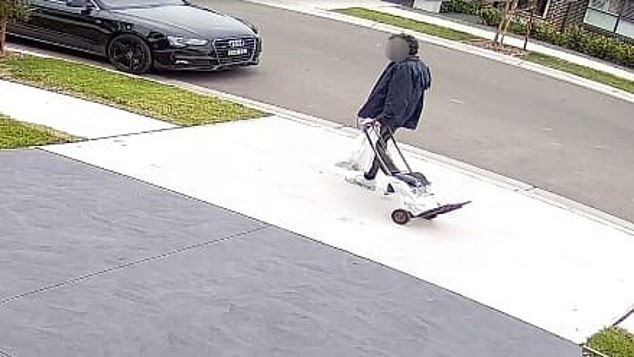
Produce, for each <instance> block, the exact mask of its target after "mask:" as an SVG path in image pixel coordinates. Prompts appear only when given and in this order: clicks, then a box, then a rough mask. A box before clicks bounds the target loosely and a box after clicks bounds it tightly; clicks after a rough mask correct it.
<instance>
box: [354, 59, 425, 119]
mask: <svg viewBox="0 0 634 357" xmlns="http://www.w3.org/2000/svg"><path fill="white" fill-rule="evenodd" d="M430 86H431V73H430V71H429V68H428V67H427V66H426V65H425V64H424V63H423V62H422V61H421V60H420V59H419V58H418V57H416V56H410V57H408V58H406V59H404V60H403V61H400V62H390V64H388V66H387V67H386V68H385V70H384V71H383V73H382V74H381V76H380V77H379V79H378V81H377V82H376V84H375V86H374V88H373V89H372V92H371V93H370V96H369V97H368V100H367V101H366V103H365V104H364V105H363V107H361V109H360V110H359V113H358V117H359V118H375V119H377V120H379V122H380V123H381V124H383V125H390V126H391V127H393V128H407V129H412V130H414V129H416V128H417V127H418V122H419V120H420V116H421V114H422V112H423V102H424V100H425V91H426V90H427V89H429V87H430Z"/></svg>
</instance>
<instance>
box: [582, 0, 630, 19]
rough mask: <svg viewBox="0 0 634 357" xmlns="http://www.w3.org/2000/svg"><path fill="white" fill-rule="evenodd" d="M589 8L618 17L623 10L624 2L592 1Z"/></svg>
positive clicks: (621, 0)
mask: <svg viewBox="0 0 634 357" xmlns="http://www.w3.org/2000/svg"><path fill="white" fill-rule="evenodd" d="M589 7H590V8H591V9H593V10H599V11H602V12H607V13H609V14H613V15H617V16H618V14H619V13H620V12H621V9H622V8H623V0H590V5H589Z"/></svg>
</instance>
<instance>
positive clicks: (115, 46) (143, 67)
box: [108, 34, 152, 74]
mask: <svg viewBox="0 0 634 357" xmlns="http://www.w3.org/2000/svg"><path fill="white" fill-rule="evenodd" d="M108 60H109V61H110V63H111V64H112V65H113V66H115V68H116V69H118V70H120V71H123V72H127V73H133V74H143V73H145V72H147V71H149V70H150V67H151V66H152V52H151V51H150V47H149V46H148V45H147V43H146V42H145V41H143V40H142V39H141V38H139V37H138V36H135V35H131V34H123V35H119V36H117V37H115V38H113V39H112V41H110V44H109V45H108Z"/></svg>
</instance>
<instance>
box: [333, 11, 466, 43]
mask: <svg viewBox="0 0 634 357" xmlns="http://www.w3.org/2000/svg"><path fill="white" fill-rule="evenodd" d="M335 11H336V12H339V13H342V14H345V15H350V16H355V17H360V18H363V19H366V20H372V21H376V22H381V23H384V24H388V25H392V26H396V27H400V28H404V29H408V30H412V31H416V32H422V33H426V34H428V35H432V36H437V37H442V38H446V39H449V40H454V41H471V40H476V39H478V37H477V36H474V35H471V34H468V33H465V32H460V31H456V30H452V29H448V28H446V27H442V26H437V25H432V24H428V23H425V22H420V21H416V20H412V19H408V18H405V17H400V16H395V15H390V14H386V13H384V12H380V11H374V10H369V9H364V8H360V7H351V8H347V9H341V10H335Z"/></svg>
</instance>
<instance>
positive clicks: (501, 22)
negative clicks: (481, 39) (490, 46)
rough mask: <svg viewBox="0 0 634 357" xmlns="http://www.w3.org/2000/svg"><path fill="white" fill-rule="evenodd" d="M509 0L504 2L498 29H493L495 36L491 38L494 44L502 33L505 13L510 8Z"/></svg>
mask: <svg viewBox="0 0 634 357" xmlns="http://www.w3.org/2000/svg"><path fill="white" fill-rule="evenodd" d="M511 1H512V0H507V1H506V3H505V4H504V12H502V16H501V18H500V23H499V24H498V29H497V31H495V37H494V38H493V43H494V44H496V45H497V44H498V43H499V40H500V36H501V35H502V30H503V29H504V25H505V22H506V17H507V14H508V12H509V9H510V8H511Z"/></svg>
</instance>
